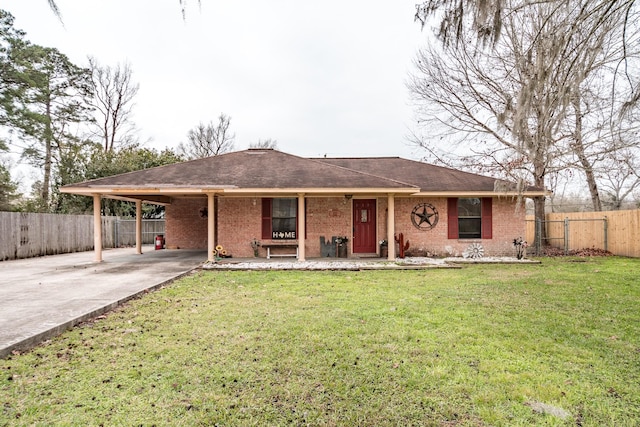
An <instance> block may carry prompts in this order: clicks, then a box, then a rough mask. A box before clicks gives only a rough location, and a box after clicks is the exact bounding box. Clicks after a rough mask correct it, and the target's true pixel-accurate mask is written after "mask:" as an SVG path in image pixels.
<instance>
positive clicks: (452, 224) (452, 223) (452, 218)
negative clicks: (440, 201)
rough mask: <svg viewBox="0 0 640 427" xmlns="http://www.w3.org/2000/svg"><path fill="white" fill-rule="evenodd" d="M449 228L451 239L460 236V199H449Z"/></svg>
mask: <svg viewBox="0 0 640 427" xmlns="http://www.w3.org/2000/svg"><path fill="white" fill-rule="evenodd" d="M447 229H448V230H449V232H448V238H449V239H457V238H458V199H456V198H455V197H451V198H449V199H447Z"/></svg>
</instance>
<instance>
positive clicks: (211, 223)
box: [207, 193, 216, 262]
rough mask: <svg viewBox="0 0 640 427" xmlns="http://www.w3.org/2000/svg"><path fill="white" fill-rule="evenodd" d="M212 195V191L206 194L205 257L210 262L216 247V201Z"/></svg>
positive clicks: (212, 259) (213, 259)
mask: <svg viewBox="0 0 640 427" xmlns="http://www.w3.org/2000/svg"><path fill="white" fill-rule="evenodd" d="M214 196H215V195H214V194H213V193H209V194H207V259H208V260H209V261H210V262H213V261H215V257H214V256H213V251H214V250H215V249H216V242H215V239H216V222H215V212H216V210H215V207H216V202H215V198H214Z"/></svg>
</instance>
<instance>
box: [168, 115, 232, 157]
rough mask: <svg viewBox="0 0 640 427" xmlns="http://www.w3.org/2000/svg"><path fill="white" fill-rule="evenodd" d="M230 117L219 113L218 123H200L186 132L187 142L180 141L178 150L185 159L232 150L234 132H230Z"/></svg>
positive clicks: (215, 154)
mask: <svg viewBox="0 0 640 427" xmlns="http://www.w3.org/2000/svg"><path fill="white" fill-rule="evenodd" d="M230 125H231V117H229V116H227V115H225V114H224V113H220V116H219V117H218V124H217V125H215V124H214V123H213V122H209V124H207V125H205V124H203V123H200V124H199V125H198V126H196V127H195V128H194V129H191V130H190V131H189V132H188V133H187V139H188V141H187V143H186V144H183V143H180V145H179V146H178V152H179V153H181V154H182V155H184V156H185V157H186V158H187V159H199V158H203V157H210V156H217V155H220V154H223V153H227V152H229V151H232V150H233V144H234V139H235V134H232V133H230V131H229V126H230Z"/></svg>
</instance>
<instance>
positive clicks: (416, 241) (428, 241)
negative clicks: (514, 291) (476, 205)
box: [395, 197, 525, 256]
mask: <svg viewBox="0 0 640 427" xmlns="http://www.w3.org/2000/svg"><path fill="white" fill-rule="evenodd" d="M419 203H431V204H432V205H433V206H435V208H436V209H437V210H438V213H439V217H440V218H439V221H438V224H437V225H436V227H434V228H433V229H431V230H427V231H421V230H418V229H417V228H416V227H415V226H414V225H413V223H412V222H411V211H412V210H413V208H414V207H415V206H416V205H417V204H419ZM447 214H448V212H447V199H446V198H396V200H395V215H396V217H395V229H396V235H398V234H399V233H403V235H404V240H405V242H406V241H407V240H409V242H410V247H409V250H410V251H411V250H414V251H415V250H419V251H422V252H428V253H429V254H431V255H432V256H462V253H463V252H464V250H465V249H467V248H468V247H469V245H470V244H472V243H479V244H481V245H482V247H483V248H484V253H485V256H514V255H515V248H514V247H513V239H515V238H517V237H521V236H524V233H525V212H524V208H521V209H519V210H517V211H516V207H515V202H514V201H513V200H512V199H511V198H506V197H505V198H493V213H492V225H493V233H492V235H493V238H492V239H449V238H448V236H447ZM396 253H397V252H396Z"/></svg>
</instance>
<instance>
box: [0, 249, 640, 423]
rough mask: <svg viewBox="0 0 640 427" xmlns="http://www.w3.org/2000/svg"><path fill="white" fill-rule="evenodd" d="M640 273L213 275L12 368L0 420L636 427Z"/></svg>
mask: <svg viewBox="0 0 640 427" xmlns="http://www.w3.org/2000/svg"><path fill="white" fill-rule="evenodd" d="M573 261H583V262H573ZM639 271H640V260H635V259H626V258H615V257H611V258H592V259H586V260H574V259H566V258H560V259H543V263H542V265H474V266H468V267H465V268H463V269H461V270H423V271H363V272H297V271H282V272H265V271H261V272H251V271H248V272H222V271H212V272H199V273H196V274H194V275H192V276H189V277H186V278H184V279H181V280H179V281H176V282H174V283H173V284H171V285H169V286H167V287H166V288H163V289H161V290H159V291H157V292H154V293H150V294H148V295H146V296H144V297H142V298H140V299H137V300H134V301H131V302H130V303H128V304H127V305H126V306H124V307H122V308H120V309H118V310H116V311H114V312H112V313H110V314H109V315H107V316H105V317H103V318H99V319H96V320H95V321H94V322H91V323H88V324H85V325H83V326H81V327H77V328H75V329H74V330H72V331H69V332H67V333H65V334H64V335H62V336H60V337H58V338H56V339H54V340H52V341H50V342H48V343H46V344H44V345H42V346H40V347H37V348H35V349H33V350H31V351H29V352H27V353H25V354H20V355H13V356H11V357H10V358H8V359H6V360H0V374H1V377H0V426H9V425H10V426H13V425H185V426H187V425H189V426H191V425H319V426H327V425H329V426H330V425H358V426H382V425H398V426H400V425H402V426H409V425H427V426H428V425H433V426H489V425H492V426H507V425H508V426H512V425H559V426H561V425H567V426H569V425H582V426H599V425H616V426H626V425H629V426H631V425H637V424H638V422H639V420H640V403H639V402H640V331H639V328H640V310H639V309H638V308H639V307H638V301H639V300H640V298H639V297H640V290H639V283H640V280H639V279H640V273H639Z"/></svg>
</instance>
